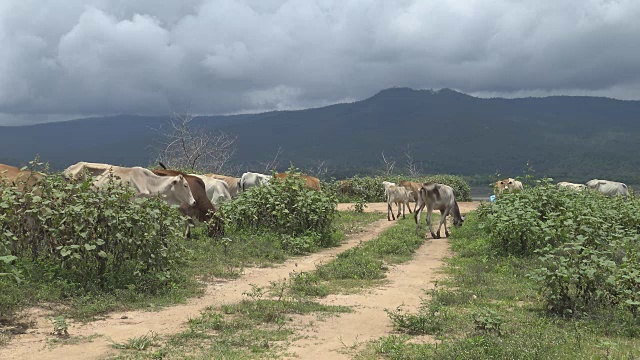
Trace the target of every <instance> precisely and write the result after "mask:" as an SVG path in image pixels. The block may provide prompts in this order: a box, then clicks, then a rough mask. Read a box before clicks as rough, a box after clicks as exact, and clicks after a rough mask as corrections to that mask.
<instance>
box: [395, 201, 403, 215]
mask: <svg viewBox="0 0 640 360" xmlns="http://www.w3.org/2000/svg"><path fill="white" fill-rule="evenodd" d="M396 206H397V207H398V215H397V216H396V219H398V220H400V206H402V203H401V202H399V201H396Z"/></svg>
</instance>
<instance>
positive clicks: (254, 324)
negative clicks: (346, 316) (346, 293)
mask: <svg viewBox="0 0 640 360" xmlns="http://www.w3.org/2000/svg"><path fill="white" fill-rule="evenodd" d="M283 289H285V287H283V284H273V285H272V287H271V292H269V291H267V290H265V289H263V288H260V287H255V286H254V287H253V289H252V290H251V291H249V292H247V293H245V296H246V298H245V299H244V300H242V301H241V302H239V303H236V304H230V305H223V306H221V307H219V308H215V307H210V308H207V309H205V310H204V311H202V313H201V315H200V316H199V317H197V318H193V319H190V320H189V322H188V325H189V328H188V329H187V330H185V331H183V332H182V333H179V334H176V335H172V336H170V337H169V338H168V339H167V340H166V342H165V344H164V345H163V346H162V347H160V348H159V349H154V351H147V352H135V353H132V352H129V353H125V354H122V355H120V356H119V357H118V358H119V359H157V358H193V359H273V358H276V357H279V356H280V355H282V354H283V352H284V351H285V350H286V344H287V341H288V340H289V339H290V337H291V335H293V334H294V329H293V328H292V327H291V325H290V324H291V320H292V318H291V317H292V316H293V315H299V314H313V313H315V314H318V316H323V315H327V314H337V313H345V312H350V311H351V310H350V309H349V308H347V307H344V306H327V305H322V304H319V303H316V302H312V301H309V300H307V299H305V298H301V297H291V296H288V295H284V293H283Z"/></svg>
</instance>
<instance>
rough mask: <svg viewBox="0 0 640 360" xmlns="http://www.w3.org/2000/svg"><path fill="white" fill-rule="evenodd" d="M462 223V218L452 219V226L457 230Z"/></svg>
mask: <svg viewBox="0 0 640 360" xmlns="http://www.w3.org/2000/svg"><path fill="white" fill-rule="evenodd" d="M463 222H464V216H460V217H459V218H458V217H454V218H453V226H455V227H457V228H459V227H460V226H462V223H463Z"/></svg>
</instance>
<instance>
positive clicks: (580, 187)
mask: <svg viewBox="0 0 640 360" xmlns="http://www.w3.org/2000/svg"><path fill="white" fill-rule="evenodd" d="M557 186H558V188H559V189H570V190H576V191H582V190H584V189H586V188H587V185H584V184H574V183H570V182H566V181H561V182H559V183H558V185H557Z"/></svg>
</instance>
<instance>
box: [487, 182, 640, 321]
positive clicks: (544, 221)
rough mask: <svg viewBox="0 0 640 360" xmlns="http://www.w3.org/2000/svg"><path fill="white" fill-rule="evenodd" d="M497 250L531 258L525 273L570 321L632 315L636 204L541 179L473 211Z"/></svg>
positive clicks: (639, 292)
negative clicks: (597, 312) (600, 314)
mask: <svg viewBox="0 0 640 360" xmlns="http://www.w3.org/2000/svg"><path fill="white" fill-rule="evenodd" d="M479 214H480V219H481V220H483V221H484V222H485V224H486V229H487V231H488V232H489V234H490V235H491V239H492V241H493V245H494V247H495V249H496V251H497V252H500V253H503V254H506V255H515V256H529V255H533V254H537V255H538V256H539V261H540V266H539V268H537V269H535V271H533V272H532V274H531V276H532V277H533V278H535V279H536V280H538V281H539V282H540V284H541V285H542V290H543V293H544V294H545V299H546V301H547V304H548V307H549V309H551V310H552V311H554V312H556V313H558V314H561V315H569V316H576V315H579V314H581V313H582V312H588V311H590V310H591V309H593V308H599V307H615V308H620V309H626V310H628V311H630V312H631V313H632V314H633V316H634V317H635V316H637V315H638V306H640V261H639V260H640V242H639V241H638V239H639V238H640V200H638V199H636V198H632V199H629V200H625V199H623V198H621V197H618V198H613V199H612V198H608V197H605V196H603V195H602V194H600V193H597V192H592V191H582V192H577V191H571V190H565V189H558V188H557V187H555V186H553V185H552V184H550V183H548V182H546V181H542V182H541V183H540V185H539V186H537V187H534V188H532V189H530V190H528V191H523V192H521V193H516V194H508V195H506V196H503V197H500V198H499V199H498V200H497V201H496V202H495V204H493V205H492V206H490V207H485V208H482V209H481V210H480V211H479Z"/></svg>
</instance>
